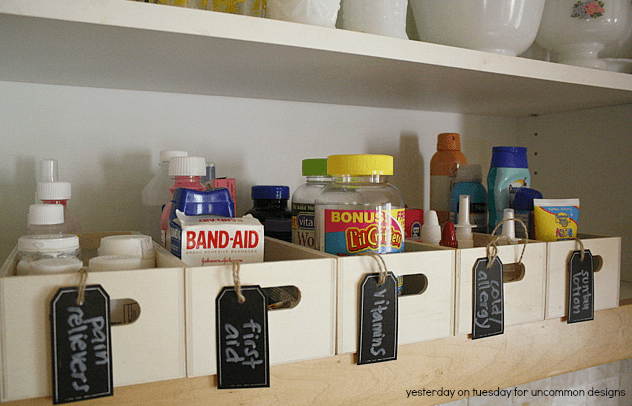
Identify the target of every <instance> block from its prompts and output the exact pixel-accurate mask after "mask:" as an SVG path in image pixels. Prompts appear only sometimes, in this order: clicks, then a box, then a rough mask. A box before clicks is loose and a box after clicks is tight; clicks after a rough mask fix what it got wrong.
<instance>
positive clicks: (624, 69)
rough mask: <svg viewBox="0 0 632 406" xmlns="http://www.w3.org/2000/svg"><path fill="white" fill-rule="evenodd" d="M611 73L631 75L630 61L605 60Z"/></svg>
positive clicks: (631, 61) (631, 64)
mask: <svg viewBox="0 0 632 406" xmlns="http://www.w3.org/2000/svg"><path fill="white" fill-rule="evenodd" d="M604 61H606V63H607V64H608V70H609V71H611V72H621V73H632V59H624V58H605V59H604Z"/></svg>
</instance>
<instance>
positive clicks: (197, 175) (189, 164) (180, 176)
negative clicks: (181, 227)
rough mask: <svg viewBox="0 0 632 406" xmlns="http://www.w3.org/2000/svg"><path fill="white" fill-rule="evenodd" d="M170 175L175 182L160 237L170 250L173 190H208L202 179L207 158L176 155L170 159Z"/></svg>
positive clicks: (161, 225)
mask: <svg viewBox="0 0 632 406" xmlns="http://www.w3.org/2000/svg"><path fill="white" fill-rule="evenodd" d="M169 176H170V177H171V178H173V184H172V185H171V186H169V202H168V203H166V204H165V207H164V208H163V209H162V216H161V217H160V239H161V242H162V244H163V246H165V247H166V248H167V249H168V250H169V249H170V247H171V242H170V240H171V239H170V238H167V231H168V230H169V214H170V213H171V200H172V199H173V192H174V191H175V190H176V189H177V188H184V189H192V190H197V191H200V192H201V191H203V190H206V188H205V187H204V185H202V183H201V180H202V177H203V176H206V160H205V159H204V158H203V157H198V156H176V157H173V158H171V159H170V160H169Z"/></svg>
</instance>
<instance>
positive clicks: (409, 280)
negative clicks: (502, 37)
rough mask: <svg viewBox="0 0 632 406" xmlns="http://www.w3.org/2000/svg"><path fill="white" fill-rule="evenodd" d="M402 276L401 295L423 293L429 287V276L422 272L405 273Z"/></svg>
mask: <svg viewBox="0 0 632 406" xmlns="http://www.w3.org/2000/svg"><path fill="white" fill-rule="evenodd" d="M400 278H401V279H402V289H401V292H400V293H399V296H413V295H421V294H422V293H424V292H425V291H426V289H428V278H427V277H426V275H424V274H422V273H418V274H412V275H403V276H401V277H400ZM398 283H399V280H398Z"/></svg>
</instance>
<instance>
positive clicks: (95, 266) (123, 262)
mask: <svg viewBox="0 0 632 406" xmlns="http://www.w3.org/2000/svg"><path fill="white" fill-rule="evenodd" d="M141 268H142V265H141V259H140V258H139V257H137V256H134V255H100V256H98V257H94V258H90V260H89V261H88V270H89V271H90V272H107V271H131V270H135V269H141Z"/></svg>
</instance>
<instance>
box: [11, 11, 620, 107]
mask: <svg viewBox="0 0 632 406" xmlns="http://www.w3.org/2000/svg"><path fill="white" fill-rule="evenodd" d="M0 24H1V25H2V26H3V28H4V30H3V46H2V47H0V60H1V61H2V62H1V63H0V80H4V81H17V82H29V83H38V84H55V85H72V86H88V87H98V88H113V89H129V90H147V91H159V92H177V93H192V94H203V95H217V96H235V97H248V98H261V99H274V100H287V101H300V102H318V103H331V104H344V105H358V106H371V107H387V108H398V109H414V110H425V111H443V112H455V113H463V114H489V115H503V116H505V115H506V116H526V115H530V114H543V113H551V112H560V111H568V110H576V109H580V108H592V107H602V106H611V105H620V104H627V103H632V75H626V74H621V73H614V72H606V71H598V70H593V69H586V68H579V67H574V66H566V65H560V64H554V63H549V62H543V61H536V60H530V59H524V58H516V57H509V56H505V55H497V54H493V53H487V52H480V51H473V50H467V49H460V48H455V47H448V46H442V45H437V44H430V43H424V42H420V41H411V40H402V39H397V38H389V37H382V36H377V35H370V34H364V33H358V32H352V31H346V30H340V29H330V28H323V27H317V26H310V25H302V24H295V23H289V22H284V21H276V20H271V19H263V18H254V17H246V16H239V15H231V14H226V13H217V12H211V11H206V10H193V9H185V8H180V7H168V6H161V5H156V4H145V3H140V2H133V1H123V0H108V1H103V0H54V1H53V0H51V1H48V2H41V1H36V0H12V1H7V2H3V3H1V4H0Z"/></svg>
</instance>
